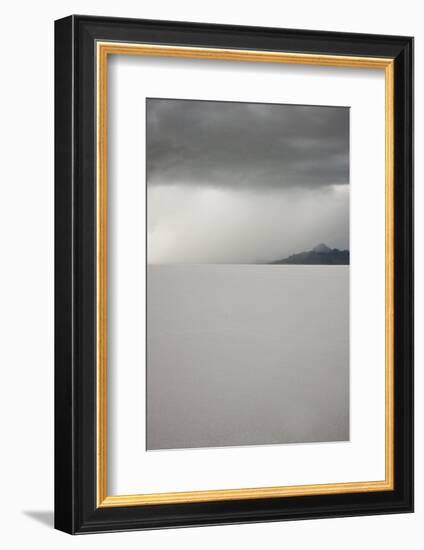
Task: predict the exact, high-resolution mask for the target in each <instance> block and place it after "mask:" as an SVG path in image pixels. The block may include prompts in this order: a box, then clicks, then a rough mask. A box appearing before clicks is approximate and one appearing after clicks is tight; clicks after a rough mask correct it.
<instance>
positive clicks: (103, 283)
mask: <svg viewBox="0 0 424 550" xmlns="http://www.w3.org/2000/svg"><path fill="white" fill-rule="evenodd" d="M96 48H97V49H96V53H97V181H96V184H97V350H96V352H97V353H96V356H97V452H96V457H97V506H98V507H101V508H106V507H119V506H141V505H148V504H172V503H183V502H186V503H187V502H208V501H220V500H221V501H222V500H239V499H254V498H277V497H290V496H306V495H325V494H342V493H364V492H372V491H389V490H393V489H394V416H393V415H394V402H393V399H394V362H393V361H394V194H393V189H394V156H393V154H394V153H393V139H394V138H393V131H394V124H393V120H394V62H393V59H388V58H371V57H349V56H334V55H318V54H316V55H315V54H301V53H294V54H293V53H284V52H262V51H253V50H232V49H217V48H192V47H182V46H181V47H175V46H158V45H151V44H131V43H122V42H97V44H96ZM109 54H114V55H145V56H156V57H163V56H164V57H183V58H195V59H221V60H232V61H250V62H252V61H255V62H262V63H263V62H268V63H284V64H300V65H319V66H332V67H357V68H370V69H384V70H385V95H386V98H385V99H386V103H385V124H386V145H385V147H386V160H385V170H386V183H385V185H386V192H385V197H386V199H385V200H386V204H385V215H386V230H385V232H386V234H385V240H386V245H385V247H386V250H385V254H386V262H385V273H386V275H385V277H386V291H385V292H386V294H385V299H386V314H385V319H386V320H385V323H386V326H385V329H386V350H385V351H386V364H385V426H386V429H385V479H384V480H379V481H359V482H350V483H327V484H315V485H296V486H281V487H256V488H245V489H221V490H205V491H185V492H178V493H149V494H134V495H117V496H108V494H107V59H108V55H109Z"/></svg>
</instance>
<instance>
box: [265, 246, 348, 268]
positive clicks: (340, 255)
mask: <svg viewBox="0 0 424 550" xmlns="http://www.w3.org/2000/svg"><path fill="white" fill-rule="evenodd" d="M270 263H271V264H297V265H349V250H339V249H338V248H329V247H328V246H327V245H325V244H319V245H317V246H315V247H314V248H313V249H312V250H308V251H307V252H299V253H298V254H292V255H291V256H289V257H288V258H284V259H283V260H276V261H275V262H270Z"/></svg>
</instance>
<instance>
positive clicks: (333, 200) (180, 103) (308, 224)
mask: <svg viewBox="0 0 424 550" xmlns="http://www.w3.org/2000/svg"><path fill="white" fill-rule="evenodd" d="M146 143H147V145H146V149H147V150H146V159H147V185H148V260H149V262H150V263H205V262H207V263H250V262H253V263H255V262H261V261H273V260H277V259H281V258H284V257H286V256H287V255H289V254H291V253H294V252H300V251H303V250H309V249H311V248H312V247H313V246H315V245H316V244H318V243H321V242H324V243H326V244H327V245H328V246H331V247H338V248H348V247H349V185H348V183H349V109H348V108H347V107H316V106H313V107H311V106H298V105H269V104H253V103H233V102H216V101H194V100H193V101H192V100H190V101H187V100H164V99H148V100H147V136H146Z"/></svg>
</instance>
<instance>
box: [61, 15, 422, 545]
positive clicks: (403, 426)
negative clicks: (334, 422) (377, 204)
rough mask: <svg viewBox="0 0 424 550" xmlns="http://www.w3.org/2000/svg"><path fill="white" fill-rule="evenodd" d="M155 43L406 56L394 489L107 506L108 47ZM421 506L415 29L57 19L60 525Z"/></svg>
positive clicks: (104, 527)
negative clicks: (103, 403) (100, 404)
mask: <svg viewBox="0 0 424 550" xmlns="http://www.w3.org/2000/svg"><path fill="white" fill-rule="evenodd" d="M99 40H101V41H118V42H126V43H129V42H144V43H151V44H167V45H178V46H201V47H207V48H228V49H239V50H246V49H247V50H248V49H254V50H256V51H270V52H282V51H283V52H293V53H299V52H301V53H309V54H322V55H334V56H361V57H379V58H389V59H393V60H394V304H393V305H394V312H395V315H394V318H395V323H394V489H393V490H389V491H376V492H372V491H371V492H361V493H345V494H326V495H309V496H290V497H282V498H258V499H256V498H255V499H245V500H243V499H241V500H228V501H225V500H224V501H213V502H191V503H178V504H153V505H145V506H131V505H127V506H117V507H98V506H97V498H96V491H97V479H96V437H97V434H96V185H95V182H96V144H95V132H96V100H95V87H96V68H95V63H96V49H95V44H96V42H97V41H99ZM411 511H413V39H412V38H410V37H403V36H382V35H369V34H348V33H336V32H321V31H319V32H318V31H310V30H292V29H278V28H259V27H241V26H226V25H209V24H200V23H181V22H178V23H176V22H169V21H149V20H134V19H121V18H109V17H90V16H79V15H73V16H70V17H66V18H64V19H60V20H58V21H56V22H55V527H56V528H57V529H59V530H62V531H65V532H67V533H71V534H77V533H78V534H79V533H94V532H105V531H122V530H133V529H156V528H166V527H182V526H199V525H215V524H231V523H250V522H265V521H280V520H290V519H293V520H294V519H307V518H326V517H337V516H360V515H369V514H387V513H400V512H411Z"/></svg>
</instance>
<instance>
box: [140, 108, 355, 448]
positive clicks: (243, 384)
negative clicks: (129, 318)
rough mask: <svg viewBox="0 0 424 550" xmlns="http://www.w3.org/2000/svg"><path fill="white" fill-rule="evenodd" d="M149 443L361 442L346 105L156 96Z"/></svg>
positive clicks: (149, 151) (149, 158)
mask: <svg viewBox="0 0 424 550" xmlns="http://www.w3.org/2000/svg"><path fill="white" fill-rule="evenodd" d="M146 180H147V366H146V407H147V413H146V448H147V450H149V451H153V450H165V449H196V448H205V447H210V448H213V447H227V446H245V445H282V444H288V443H291V444H293V443H297V444H300V443H312V442H335V441H347V440H349V108H348V107H338V106H337V107H335V106H311V105H285V104H263V103H242V102H222V101H200V100H191V99H183V100H182V99H156V98H148V99H147V100H146Z"/></svg>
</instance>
